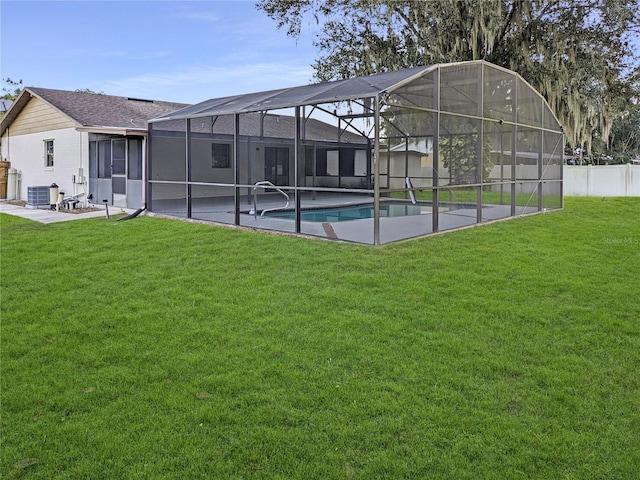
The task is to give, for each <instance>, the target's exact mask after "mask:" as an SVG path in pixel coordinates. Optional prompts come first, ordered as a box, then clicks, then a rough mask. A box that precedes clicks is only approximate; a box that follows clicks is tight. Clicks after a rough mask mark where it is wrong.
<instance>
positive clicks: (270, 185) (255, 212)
mask: <svg viewBox="0 0 640 480" xmlns="http://www.w3.org/2000/svg"><path fill="white" fill-rule="evenodd" d="M258 188H262V189H265V190H266V189H267V188H270V189H272V190H275V191H277V192H280V193H281V194H282V195H284V197H285V198H286V199H287V203H286V205H285V206H284V207H274V208H265V209H264V210H262V213H261V214H260V218H263V217H264V214H265V213H267V212H273V211H275V210H286V209H287V208H288V207H289V195H287V193H285V191H284V190H282V189H281V188H280V187H276V186H275V185H274V184H273V183H271V182H268V181H266V180H265V181H263V182H257V183H256V184H255V185H254V186H253V217H254V218H255V219H256V220H257V219H258Z"/></svg>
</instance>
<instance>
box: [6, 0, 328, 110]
mask: <svg viewBox="0 0 640 480" xmlns="http://www.w3.org/2000/svg"><path fill="white" fill-rule="evenodd" d="M0 15H1V17H0V19H1V52H0V53H1V57H0V71H1V75H2V78H7V77H9V78H11V79H14V80H18V79H22V80H23V83H24V85H25V86H37V87H44V88H58V89H63V90H76V89H84V88H89V89H91V90H94V91H98V92H104V93H106V94H109V95H121V96H130V97H139V98H149V99H155V100H170V101H176V102H185V103H197V102H200V101H203V100H207V99H209V98H214V97H222V96H226V95H233V94H239V93H249V92H255V91H261V90H270V89H274V88H282V87H287V86H295V85H305V84H308V83H311V82H312V77H313V69H312V67H311V64H312V63H313V61H314V58H315V56H316V54H317V51H316V49H315V48H314V47H313V45H312V40H313V39H312V36H311V35H312V34H311V33H310V32H309V31H308V30H307V33H305V34H304V36H303V37H302V38H300V39H298V40H296V39H294V38H290V37H287V36H286V33H285V31H284V30H278V29H277V28H276V23H275V22H274V21H273V20H271V19H270V18H269V17H268V16H267V15H266V14H265V13H263V12H260V11H258V10H256V8H255V2H254V1H246V0H214V1H142V0H139V1H65V2H63V1H25V0H19V1H13V0H2V1H1V2H0ZM309 26H312V25H309ZM309 26H308V27H309Z"/></svg>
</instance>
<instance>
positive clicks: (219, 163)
mask: <svg viewBox="0 0 640 480" xmlns="http://www.w3.org/2000/svg"><path fill="white" fill-rule="evenodd" d="M211 167H212V168H229V167H231V145H229V144H228V143H212V144H211Z"/></svg>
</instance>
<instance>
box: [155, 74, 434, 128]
mask: <svg viewBox="0 0 640 480" xmlns="http://www.w3.org/2000/svg"><path fill="white" fill-rule="evenodd" d="M430 68H432V66H422V67H414V68H409V69H406V70H400V71H396V72H386V73H378V74H376V75H369V76H366V77H355V78H348V79H346V80H336V81H333V82H323V83H316V84H312V85H304V86H301V87H291V88H282V89H278V90H269V91H266V92H257V93H249V94H245V95H234V96H230V97H223V98H214V99H211V100H207V101H204V102H202V103H198V104H196V105H192V106H190V107H186V108H183V109H181V110H178V111H176V112H173V113H170V114H167V115H163V116H161V117H159V118H155V119H153V120H150V122H153V121H160V120H178V119H186V118H196V117H205V116H211V115H230V114H234V113H248V112H260V111H266V110H275V109H280V108H291V107H297V106H302V105H319V104H322V103H333V102H340V101H345V100H355V99H358V98H367V97H373V96H375V95H376V94H379V93H382V92H386V91H389V90H392V89H393V88H394V87H396V86H399V85H402V84H404V83H405V82H406V81H408V80H410V79H412V78H413V77H416V76H420V75H421V74H422V73H424V72H425V71H427V70H429V69H430Z"/></svg>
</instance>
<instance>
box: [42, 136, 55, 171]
mask: <svg viewBox="0 0 640 480" xmlns="http://www.w3.org/2000/svg"><path fill="white" fill-rule="evenodd" d="M44 166H45V167H46V168H53V140H45V141H44Z"/></svg>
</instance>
